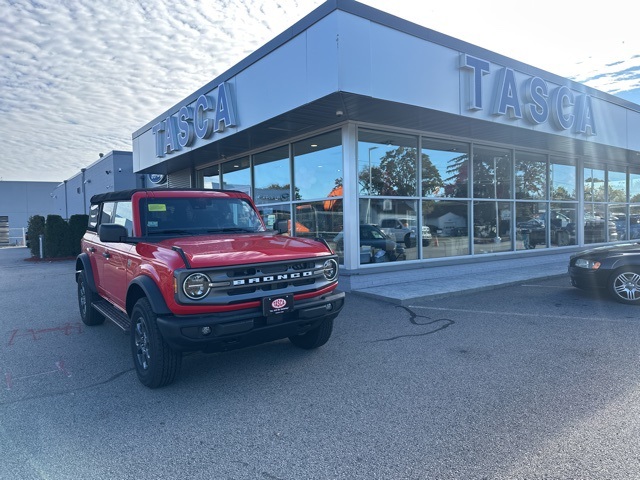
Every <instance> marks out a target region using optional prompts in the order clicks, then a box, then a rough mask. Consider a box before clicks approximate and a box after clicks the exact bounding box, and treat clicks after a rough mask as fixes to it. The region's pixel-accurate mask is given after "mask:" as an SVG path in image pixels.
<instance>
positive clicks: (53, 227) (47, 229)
mask: <svg viewBox="0 0 640 480" xmlns="http://www.w3.org/2000/svg"><path fill="white" fill-rule="evenodd" d="M69 237H70V234H69V224H68V223H67V222H65V220H64V218H62V217H61V216H60V215H47V221H46V222H45V226H44V254H45V257H47V258H56V257H66V256H68V255H70V250H71V249H70V248H69V243H70V242H69V240H68V239H69Z"/></svg>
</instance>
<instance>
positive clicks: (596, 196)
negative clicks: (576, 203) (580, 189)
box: [584, 167, 605, 202]
mask: <svg viewBox="0 0 640 480" xmlns="http://www.w3.org/2000/svg"><path fill="white" fill-rule="evenodd" d="M604 180H605V178H604V170H599V169H595V168H589V167H586V168H585V169H584V201H585V202H604V201H605V198H604Z"/></svg>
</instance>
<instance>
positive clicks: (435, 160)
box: [421, 138, 469, 198]
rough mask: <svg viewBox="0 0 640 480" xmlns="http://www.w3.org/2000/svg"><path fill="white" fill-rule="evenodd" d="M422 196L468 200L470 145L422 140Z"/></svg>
mask: <svg viewBox="0 0 640 480" xmlns="http://www.w3.org/2000/svg"><path fill="white" fill-rule="evenodd" d="M421 161H422V192H421V193H422V196H423V197H448V198H468V197H469V145H468V144H466V143H459V142H452V141H448V140H436V139H432V138H423V139H422V158H421Z"/></svg>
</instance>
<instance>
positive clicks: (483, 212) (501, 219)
mask: <svg viewBox="0 0 640 480" xmlns="http://www.w3.org/2000/svg"><path fill="white" fill-rule="evenodd" d="M511 218H512V215H511V203H509V202H486V201H484V202H474V205H473V220H474V225H473V243H474V252H475V253H493V252H505V251H509V250H511V249H512V246H513V242H512V238H511Z"/></svg>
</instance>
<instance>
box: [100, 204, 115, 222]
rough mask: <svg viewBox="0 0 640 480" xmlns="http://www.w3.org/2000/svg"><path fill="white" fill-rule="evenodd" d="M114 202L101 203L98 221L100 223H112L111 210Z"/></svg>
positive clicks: (113, 207)
mask: <svg viewBox="0 0 640 480" xmlns="http://www.w3.org/2000/svg"><path fill="white" fill-rule="evenodd" d="M115 206H116V204H115V203H114V202H106V203H103V204H102V211H101V212H100V221H99V222H98V224H102V223H113V211H114V209H115Z"/></svg>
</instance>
